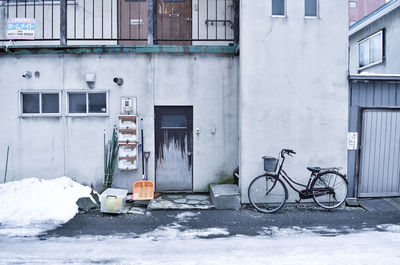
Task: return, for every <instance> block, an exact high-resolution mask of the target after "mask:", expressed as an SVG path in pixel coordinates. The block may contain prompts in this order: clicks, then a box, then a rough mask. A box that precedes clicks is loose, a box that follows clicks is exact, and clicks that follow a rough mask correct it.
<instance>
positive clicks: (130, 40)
mask: <svg viewBox="0 0 400 265" xmlns="http://www.w3.org/2000/svg"><path fill="white" fill-rule="evenodd" d="M238 12H239V0H0V29H1V30H0V42H2V43H3V45H4V42H9V41H10V38H11V37H10V36H9V31H8V30H7V28H8V26H9V25H10V24H11V23H12V22H13V21H14V22H15V21H16V20H15V18H23V19H22V20H18V21H24V19H30V21H31V22H32V21H33V22H32V23H34V34H33V35H34V37H33V38H26V39H24V40H21V39H18V38H17V39H15V40H13V41H15V42H18V43H21V44H25V43H29V44H30V45H33V44H54V45H58V44H61V45H66V44H68V45H80V44H89V45H106V44H113V45H135V44H160V45H162V44H172V45H231V44H234V43H237V42H238V36H239V35H238V29H239V25H238V22H239V14H238ZM10 27H11V26H9V28H8V29H10ZM4 29H6V30H4Z"/></svg>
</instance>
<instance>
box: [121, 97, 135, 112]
mask: <svg viewBox="0 0 400 265" xmlns="http://www.w3.org/2000/svg"><path fill="white" fill-rule="evenodd" d="M121 114H127V115H136V97H121Z"/></svg>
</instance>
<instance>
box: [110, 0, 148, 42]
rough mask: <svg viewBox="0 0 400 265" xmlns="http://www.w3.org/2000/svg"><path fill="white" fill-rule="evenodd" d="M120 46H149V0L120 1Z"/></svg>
mask: <svg viewBox="0 0 400 265" xmlns="http://www.w3.org/2000/svg"><path fill="white" fill-rule="evenodd" d="M117 17H118V21H117V23H118V39H120V41H119V42H118V44H122V45H124V44H125V45H129V44H131V45H136V44H142V45H145V44H147V35H148V17H149V16H148V5H147V0H118V16H117Z"/></svg>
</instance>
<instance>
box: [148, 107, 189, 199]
mask: <svg viewBox="0 0 400 265" xmlns="http://www.w3.org/2000/svg"><path fill="white" fill-rule="evenodd" d="M155 130H156V131H155V143H156V145H155V154H156V190H157V191H192V190H193V108H192V107H186V106H185V107H155Z"/></svg>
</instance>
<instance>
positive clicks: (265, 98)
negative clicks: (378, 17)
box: [239, 0, 348, 202]
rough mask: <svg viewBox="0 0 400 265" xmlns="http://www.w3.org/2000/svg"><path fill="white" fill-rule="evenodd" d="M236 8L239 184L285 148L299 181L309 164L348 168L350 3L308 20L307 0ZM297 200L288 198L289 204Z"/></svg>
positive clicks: (325, 4) (325, 2) (323, 7)
mask: <svg viewBox="0 0 400 265" xmlns="http://www.w3.org/2000/svg"><path fill="white" fill-rule="evenodd" d="M271 3H272V2H271V1H242V2H241V17H240V18H241V26H240V29H241V38H240V108H239V115H240V123H239V124H240V170H241V171H240V175H241V178H240V181H241V183H240V186H241V191H242V201H243V202H246V201H247V200H248V198H247V189H246V188H247V187H248V185H249V184H250V181H251V180H252V179H253V178H254V177H256V176H257V175H260V174H261V173H262V172H263V160H262V156H264V155H269V156H275V157H277V156H278V152H279V151H280V150H281V149H283V148H289V149H294V150H295V151H296V152H297V155H296V156H295V157H294V158H293V159H288V160H287V162H286V166H285V168H286V170H287V172H288V173H289V175H290V176H293V177H294V179H295V180H297V181H299V182H306V181H307V180H308V176H309V172H308V171H307V169H306V166H321V167H330V166H341V167H345V166H346V159H347V156H346V132H347V122H346V120H347V93H348V90H347V79H346V71H347V48H346V47H347V37H346V35H347V25H346V24H347V3H346V2H345V1H330V0H320V1H318V13H317V16H315V17H305V8H304V1H296V0H293V1H290V0H289V1H285V3H286V6H285V13H284V15H282V16H273V15H272V6H271ZM296 198H297V195H295V193H293V192H290V193H289V200H291V201H293V200H294V199H296Z"/></svg>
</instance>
